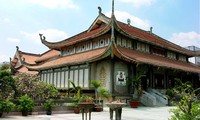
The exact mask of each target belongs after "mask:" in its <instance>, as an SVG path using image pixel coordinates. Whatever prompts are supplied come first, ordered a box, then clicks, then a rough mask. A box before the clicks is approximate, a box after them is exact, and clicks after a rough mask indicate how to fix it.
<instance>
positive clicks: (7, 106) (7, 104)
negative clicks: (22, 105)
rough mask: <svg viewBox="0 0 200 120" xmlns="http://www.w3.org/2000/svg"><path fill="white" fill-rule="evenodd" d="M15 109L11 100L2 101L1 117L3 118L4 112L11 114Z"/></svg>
mask: <svg viewBox="0 0 200 120" xmlns="http://www.w3.org/2000/svg"><path fill="white" fill-rule="evenodd" d="M14 107H15V104H14V103H13V102H11V101H9V100H0V117H2V115H3V112H7V113H9V112H10V111H12V110H13V109H14Z"/></svg>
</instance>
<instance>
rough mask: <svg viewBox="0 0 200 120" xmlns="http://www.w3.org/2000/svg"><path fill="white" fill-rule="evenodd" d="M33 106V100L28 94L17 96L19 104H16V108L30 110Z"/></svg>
mask: <svg viewBox="0 0 200 120" xmlns="http://www.w3.org/2000/svg"><path fill="white" fill-rule="evenodd" d="M33 107H34V102H33V100H32V99H31V98H30V97H29V96H28V95H24V96H21V97H20V98H19V105H18V109H19V110H20V111H22V112H23V111H27V112H29V111H31V110H32V109H33Z"/></svg>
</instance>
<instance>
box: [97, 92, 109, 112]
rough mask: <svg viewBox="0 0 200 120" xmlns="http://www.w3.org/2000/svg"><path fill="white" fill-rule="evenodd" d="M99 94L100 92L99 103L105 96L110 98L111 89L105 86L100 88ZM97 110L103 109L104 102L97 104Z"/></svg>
mask: <svg viewBox="0 0 200 120" xmlns="http://www.w3.org/2000/svg"><path fill="white" fill-rule="evenodd" d="M98 94H99V103H100V101H101V100H102V99H103V98H106V99H108V98H109V91H108V90H107V89H105V88H99V90H98ZM96 111H97V112H100V111H103V103H102V105H100V104H99V105H97V106H96Z"/></svg>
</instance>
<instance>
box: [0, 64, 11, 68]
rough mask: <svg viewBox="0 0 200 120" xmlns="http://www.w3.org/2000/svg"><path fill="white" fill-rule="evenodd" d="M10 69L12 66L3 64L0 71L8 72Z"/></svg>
mask: <svg viewBox="0 0 200 120" xmlns="http://www.w3.org/2000/svg"><path fill="white" fill-rule="evenodd" d="M9 68H10V64H8V63H3V64H2V65H1V67H0V70H8V69H9Z"/></svg>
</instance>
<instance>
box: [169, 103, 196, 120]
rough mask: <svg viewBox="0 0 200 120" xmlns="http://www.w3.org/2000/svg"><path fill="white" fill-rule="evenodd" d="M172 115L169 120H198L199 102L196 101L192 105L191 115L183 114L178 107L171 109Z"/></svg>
mask: <svg viewBox="0 0 200 120" xmlns="http://www.w3.org/2000/svg"><path fill="white" fill-rule="evenodd" d="M170 112H172V113H173V115H172V117H171V118H170V120H199V119H200V102H199V101H196V102H193V103H192V107H191V114H189V113H186V112H183V111H182V110H181V109H180V108H179V107H178V108H176V109H171V110H170Z"/></svg>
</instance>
